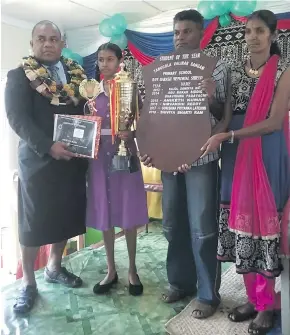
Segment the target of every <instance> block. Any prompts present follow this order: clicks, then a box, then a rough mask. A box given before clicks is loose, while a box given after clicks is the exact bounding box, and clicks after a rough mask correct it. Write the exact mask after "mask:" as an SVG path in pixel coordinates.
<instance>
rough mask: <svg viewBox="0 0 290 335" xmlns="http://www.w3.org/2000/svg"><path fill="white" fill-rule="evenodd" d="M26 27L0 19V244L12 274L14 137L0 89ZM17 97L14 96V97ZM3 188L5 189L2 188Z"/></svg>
mask: <svg viewBox="0 0 290 335" xmlns="http://www.w3.org/2000/svg"><path fill="white" fill-rule="evenodd" d="M30 36H31V28H30V27H23V26H22V27H16V26H15V25H13V24H9V23H4V22H1V92H0V93H1V95H0V96H1V101H0V130H1V133H0V139H1V141H0V150H1V155H2V158H3V157H4V159H3V161H4V162H5V163H3V164H1V166H0V184H1V186H2V187H1V189H0V199H1V203H0V209H1V211H0V220H1V221H0V228H1V234H4V231H5V238H4V239H7V240H9V244H8V245H7V244H4V245H2V248H3V249H4V250H3V254H4V256H3V257H4V259H3V260H2V261H3V266H4V269H5V271H6V272H11V273H15V271H16V267H17V261H18V259H19V244H18V233H17V180H15V179H14V180H13V175H14V172H15V171H16V169H17V145H18V138H17V136H16V135H15V134H14V132H13V131H12V130H11V128H10V127H9V125H8V122H7V119H6V117H5V112H4V111H5V107H4V88H5V77H6V74H7V71H9V70H10V69H13V68H16V67H17V66H18V65H19V64H20V62H21V58H22V57H24V56H27V55H28V53H29V42H30ZM15 98H16V99H17V97H15ZM4 190H5V191H4Z"/></svg>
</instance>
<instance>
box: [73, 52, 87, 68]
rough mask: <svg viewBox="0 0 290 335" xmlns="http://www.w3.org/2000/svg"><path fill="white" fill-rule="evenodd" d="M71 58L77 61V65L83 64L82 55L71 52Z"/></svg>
mask: <svg viewBox="0 0 290 335" xmlns="http://www.w3.org/2000/svg"><path fill="white" fill-rule="evenodd" d="M71 59H72V60H74V61H76V62H78V63H79V65H81V66H82V65H83V64H84V60H83V57H82V56H80V55H79V54H77V53H73V54H72V56H71Z"/></svg>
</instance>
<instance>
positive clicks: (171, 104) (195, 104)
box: [136, 50, 217, 172]
mask: <svg viewBox="0 0 290 335" xmlns="http://www.w3.org/2000/svg"><path fill="white" fill-rule="evenodd" d="M216 63H217V59H216V58H212V57H208V56H206V55H205V54H204V53H202V52H201V51H200V50H195V51H192V50H191V51H188V50H182V51H180V50H178V51H175V52H173V53H171V54H168V55H163V56H160V57H158V58H157V59H156V60H155V61H154V62H153V63H152V64H150V65H148V66H145V67H144V68H143V78H144V82H145V92H146V93H145V100H144V104H143V108H142V113H141V116H140V119H139V121H138V123H137V132H136V137H137V143H138V147H139V150H140V154H141V156H143V155H145V154H147V155H148V156H150V157H151V158H152V164H153V165H154V166H155V167H156V168H157V169H159V170H161V171H165V172H175V171H177V168H178V167H179V166H181V165H182V164H188V165H191V164H193V163H194V162H195V161H196V160H197V159H198V158H199V157H200V156H201V154H202V152H201V150H200V149H201V147H202V145H203V144H204V143H205V142H206V141H207V140H208V138H209V137H210V135H211V122H210V114H209V105H208V98H207V94H206V92H204V91H203V90H202V89H200V88H199V84H200V83H201V81H202V80H203V79H207V78H211V76H212V73H213V71H214V69H215V66H216Z"/></svg>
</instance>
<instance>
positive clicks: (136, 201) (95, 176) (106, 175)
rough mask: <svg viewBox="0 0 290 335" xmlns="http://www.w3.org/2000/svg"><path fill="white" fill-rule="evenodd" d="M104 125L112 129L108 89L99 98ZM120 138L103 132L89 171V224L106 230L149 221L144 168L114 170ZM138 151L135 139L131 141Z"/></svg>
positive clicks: (103, 126)
mask: <svg viewBox="0 0 290 335" xmlns="http://www.w3.org/2000/svg"><path fill="white" fill-rule="evenodd" d="M96 106H97V115H98V116H100V117H102V129H111V121H110V105H109V98H108V96H107V95H106V94H105V92H104V90H103V92H102V93H100V95H99V96H98V97H97V98H96ZM118 145H119V142H118V140H117V141H116V143H115V144H112V136H111V135H101V140H100V146H99V153H98V158H97V159H96V160H91V161H90V164H89V172H88V191H87V215H86V221H87V222H86V224H87V227H91V228H95V229H98V230H101V231H106V230H108V229H110V228H112V227H120V228H123V229H132V228H134V227H138V226H143V225H145V224H147V223H148V210H147V201H146V193H145V189H144V182H143V177H142V172H141V169H140V170H139V171H138V172H135V173H126V172H111V171H110V166H111V162H112V157H113V155H114V153H115V152H116V149H117V148H118ZM129 147H130V149H131V150H132V152H133V153H136V145H135V142H134V140H132V142H131V143H129Z"/></svg>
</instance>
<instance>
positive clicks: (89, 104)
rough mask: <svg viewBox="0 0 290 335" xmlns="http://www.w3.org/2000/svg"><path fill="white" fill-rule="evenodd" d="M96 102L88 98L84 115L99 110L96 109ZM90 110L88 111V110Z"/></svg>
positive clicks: (92, 113)
mask: <svg viewBox="0 0 290 335" xmlns="http://www.w3.org/2000/svg"><path fill="white" fill-rule="evenodd" d="M95 106H96V103H95V101H94V100H88V101H87V102H86V103H85V104H84V115H90V116H91V115H94V114H95V113H96V112H97V109H96V107H95ZM87 110H88V112H87Z"/></svg>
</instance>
